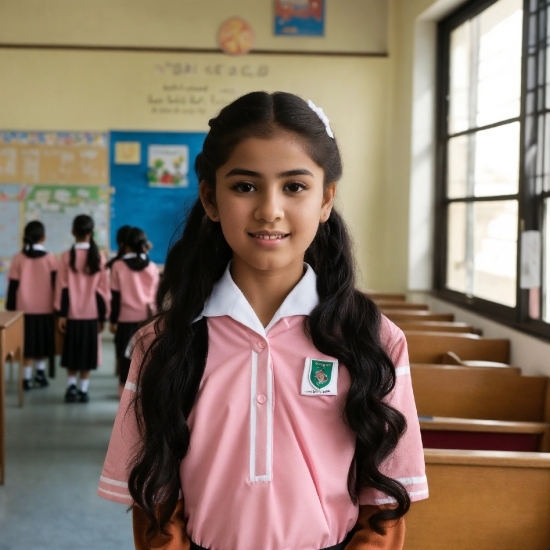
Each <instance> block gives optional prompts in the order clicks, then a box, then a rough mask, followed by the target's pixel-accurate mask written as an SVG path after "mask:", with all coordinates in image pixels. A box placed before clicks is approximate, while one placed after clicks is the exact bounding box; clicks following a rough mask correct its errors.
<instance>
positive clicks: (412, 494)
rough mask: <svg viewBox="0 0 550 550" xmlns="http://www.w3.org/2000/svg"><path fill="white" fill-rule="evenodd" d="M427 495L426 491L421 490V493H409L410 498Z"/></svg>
mask: <svg viewBox="0 0 550 550" xmlns="http://www.w3.org/2000/svg"><path fill="white" fill-rule="evenodd" d="M427 494H428V489H422V491H411V492H410V493H409V495H410V496H411V497H416V496H418V495H427Z"/></svg>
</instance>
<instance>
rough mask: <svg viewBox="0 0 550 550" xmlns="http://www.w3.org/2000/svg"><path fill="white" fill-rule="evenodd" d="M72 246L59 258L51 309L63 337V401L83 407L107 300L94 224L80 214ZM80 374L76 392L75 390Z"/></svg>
mask: <svg viewBox="0 0 550 550" xmlns="http://www.w3.org/2000/svg"><path fill="white" fill-rule="evenodd" d="M72 233H73V236H74V238H75V241H76V242H75V244H74V245H73V246H72V248H71V249H70V250H67V251H65V252H63V254H62V255H61V265H60V269H59V275H58V277H57V284H56V294H55V308H56V310H57V311H58V312H59V320H58V326H59V330H60V331H61V332H63V333H64V334H65V339H64V343H63V354H62V357H61V366H62V367H65V368H67V371H68V379H67V392H66V393H65V401H66V402H67V403H74V402H75V401H77V400H78V401H79V402H81V403H87V402H88V400H89V396H88V386H89V378H90V371H91V370H93V369H96V368H97V365H98V334H99V332H101V331H102V330H103V327H104V323H105V319H106V317H107V315H108V307H109V302H110V299H111V293H110V290H109V283H108V280H107V271H106V268H105V257H104V256H103V254H101V253H100V252H99V249H98V248H97V245H96V243H95V241H94V237H93V234H94V221H93V220H92V218H90V216H87V215H86V214H81V215H79V216H77V217H76V218H75V219H74V221H73V230H72ZM77 373H80V390H77V386H76V385H77Z"/></svg>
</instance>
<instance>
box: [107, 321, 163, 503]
mask: <svg viewBox="0 0 550 550" xmlns="http://www.w3.org/2000/svg"><path fill="white" fill-rule="evenodd" d="M149 327H150V328H149ZM149 327H147V328H145V329H144V330H143V332H142V336H141V337H138V338H139V343H138V345H136V347H135V350H134V353H133V354H132V362H131V365H130V371H129V373H128V379H127V381H126V385H125V386H124V391H123V392H122V397H121V399H120V404H119V407H118V412H117V415H116V418H115V424H114V426H113V431H112V433H111V440H110V442H109V447H108V449H107V456H106V457H105V462H104V464H103V470H102V472H101V477H100V478H99V487H98V492H97V494H98V495H99V496H100V497H102V498H105V499H107V500H113V501H115V502H120V503H122V504H126V505H131V504H132V503H133V499H132V497H131V495H130V493H129V491H128V478H129V476H130V469H131V468H130V464H131V462H132V460H133V458H134V456H135V453H136V451H137V449H138V445H139V442H140V435H139V429H138V426H137V421H136V417H135V410H134V406H133V400H134V396H135V393H136V389H137V379H138V372H139V367H140V365H141V360H142V358H143V354H144V351H145V349H146V346H147V345H150V342H151V341H152V339H153V334H154V332H153V331H154V329H153V328H152V326H151V325H149ZM138 334H139V333H138Z"/></svg>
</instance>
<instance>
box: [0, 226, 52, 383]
mask: <svg viewBox="0 0 550 550" xmlns="http://www.w3.org/2000/svg"><path fill="white" fill-rule="evenodd" d="M45 240H46V233H45V231H44V225H43V224H42V223H41V222H39V221H32V222H29V223H28V224H27V225H26V226H25V232H24V237H23V242H24V246H23V250H22V251H21V252H19V253H18V254H16V255H15V256H14V258H13V260H12V263H11V266H10V270H9V273H8V281H9V283H8V293H7V299H6V309H7V310H8V311H14V310H16V309H17V310H20V311H23V312H24V313H25V349H24V354H23V355H24V365H25V367H24V375H23V378H24V380H23V389H25V390H30V389H31V388H32V387H45V386H48V384H49V383H48V379H47V378H46V358H49V360H50V362H51V363H52V362H53V361H54V356H55V335H54V316H53V297H54V288H55V277H56V274H57V270H58V263H59V262H58V260H57V258H56V257H55V256H54V255H53V254H50V253H48V252H46V249H45V248H44V245H43V243H44V241H45ZM33 361H34V362H35V366H36V374H35V378H34V384H33V381H32V363H33Z"/></svg>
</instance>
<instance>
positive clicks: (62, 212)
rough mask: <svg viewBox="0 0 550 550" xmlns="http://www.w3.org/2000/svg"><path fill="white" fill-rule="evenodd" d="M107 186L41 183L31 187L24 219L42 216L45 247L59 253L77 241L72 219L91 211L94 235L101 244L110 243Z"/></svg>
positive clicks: (40, 217)
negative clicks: (74, 235) (44, 230)
mask: <svg viewBox="0 0 550 550" xmlns="http://www.w3.org/2000/svg"><path fill="white" fill-rule="evenodd" d="M108 199H109V191H108V188H107V187H97V186H78V187H77V186H72V185H71V186H62V185H40V186H36V187H32V189H31V191H30V193H29V195H28V196H27V198H26V200H25V202H24V211H25V214H24V221H25V223H27V222H30V221H32V220H40V221H41V222H42V223H43V224H44V226H45V227H46V248H47V249H48V250H49V251H50V252H53V253H55V254H59V253H61V252H63V251H64V250H67V249H68V248H70V247H71V246H72V244H73V242H74V237H73V236H72V234H71V227H72V223H73V219H74V218H75V216H77V215H78V214H88V215H89V216H91V217H92V218H93V220H94V222H95V234H94V238H95V240H96V242H97V245H98V246H99V248H102V249H106V248H107V243H108V234H109V233H108V230H109V227H108V220H109V211H108Z"/></svg>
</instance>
